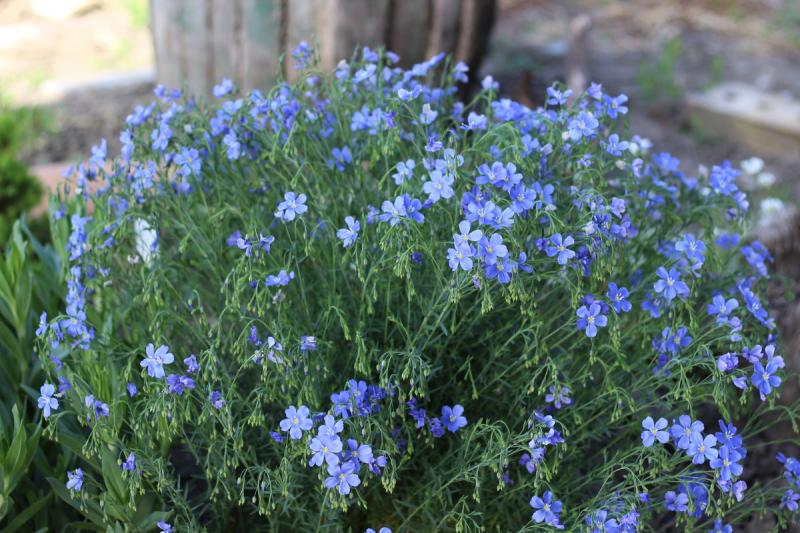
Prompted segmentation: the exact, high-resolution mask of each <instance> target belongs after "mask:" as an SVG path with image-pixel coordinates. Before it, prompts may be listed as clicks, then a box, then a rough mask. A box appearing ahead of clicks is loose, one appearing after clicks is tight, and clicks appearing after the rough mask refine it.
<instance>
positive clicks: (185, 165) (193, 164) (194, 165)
mask: <svg viewBox="0 0 800 533" xmlns="http://www.w3.org/2000/svg"><path fill="white" fill-rule="evenodd" d="M174 161H175V164H176V165H178V166H180V167H181V168H180V172H179V173H180V175H181V176H191V175H195V176H199V175H200V169H201V167H202V166H203V160H202V159H200V152H198V151H197V150H196V149H194V148H186V147H181V151H180V152H179V153H178V154H177V155H176V156H175V159H174Z"/></svg>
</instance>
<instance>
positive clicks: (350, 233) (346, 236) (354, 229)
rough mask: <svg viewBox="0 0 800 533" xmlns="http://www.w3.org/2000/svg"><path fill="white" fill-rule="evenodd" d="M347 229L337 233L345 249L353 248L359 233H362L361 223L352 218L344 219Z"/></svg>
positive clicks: (341, 229)
mask: <svg viewBox="0 0 800 533" xmlns="http://www.w3.org/2000/svg"><path fill="white" fill-rule="evenodd" d="M344 222H345V224H347V227H346V228H340V229H339V230H337V231H336V237H337V238H338V239H339V240H340V241H342V246H344V247H345V248H347V247H349V246H352V245H353V243H354V242H356V239H358V232H359V231H361V223H360V222H359V221H358V220H356V219H354V218H353V217H351V216H347V217H345V218H344Z"/></svg>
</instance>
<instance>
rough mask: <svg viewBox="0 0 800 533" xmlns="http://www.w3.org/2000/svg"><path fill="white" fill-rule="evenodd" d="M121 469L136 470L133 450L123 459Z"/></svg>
mask: <svg viewBox="0 0 800 533" xmlns="http://www.w3.org/2000/svg"><path fill="white" fill-rule="evenodd" d="M122 469H123V470H126V471H128V472H133V471H134V470H136V455H135V454H134V453H133V452H131V453H129V454H128V458H127V459H125V461H123V463H122Z"/></svg>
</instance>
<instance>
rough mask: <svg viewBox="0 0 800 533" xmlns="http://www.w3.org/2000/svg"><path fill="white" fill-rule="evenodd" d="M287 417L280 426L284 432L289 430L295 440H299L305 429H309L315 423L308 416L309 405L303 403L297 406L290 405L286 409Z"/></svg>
mask: <svg viewBox="0 0 800 533" xmlns="http://www.w3.org/2000/svg"><path fill="white" fill-rule="evenodd" d="M284 413H285V414H286V418H284V419H283V420H281V422H280V427H281V431H283V432H284V433H286V432H288V433H289V436H290V437H291V438H292V439H293V440H298V439H299V438H301V437H302V436H303V431H308V430H310V429H311V427H312V426H313V425H314V423H313V421H312V420H311V419H310V418H308V413H309V410H308V407H306V406H305V405H301V406H300V407H297V408H295V406H294V405H290V406H289V407H287V408H286V410H285V411H284Z"/></svg>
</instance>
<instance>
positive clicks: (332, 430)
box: [317, 415, 344, 437]
mask: <svg viewBox="0 0 800 533" xmlns="http://www.w3.org/2000/svg"><path fill="white" fill-rule="evenodd" d="M342 431H344V422H342V421H341V420H336V419H335V418H334V417H333V416H331V415H325V418H324V422H323V424H322V425H321V426H320V427H319V429H318V430H317V433H318V434H319V435H320V436H321V435H327V436H329V437H335V436H336V435H338V434H339V433H341V432H342Z"/></svg>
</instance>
